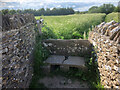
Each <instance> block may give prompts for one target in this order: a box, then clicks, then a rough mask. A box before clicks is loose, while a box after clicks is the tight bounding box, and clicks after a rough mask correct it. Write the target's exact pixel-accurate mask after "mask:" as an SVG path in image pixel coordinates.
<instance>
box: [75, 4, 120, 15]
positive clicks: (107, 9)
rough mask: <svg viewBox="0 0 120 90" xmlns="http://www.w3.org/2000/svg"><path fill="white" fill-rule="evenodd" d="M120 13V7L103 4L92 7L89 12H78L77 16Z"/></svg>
mask: <svg viewBox="0 0 120 90" xmlns="http://www.w3.org/2000/svg"><path fill="white" fill-rule="evenodd" d="M112 12H120V6H117V7H115V6H114V5H113V4H103V5H101V6H92V7H91V8H89V10H88V11H83V12H79V11H76V14H85V13H106V14H109V13H112Z"/></svg>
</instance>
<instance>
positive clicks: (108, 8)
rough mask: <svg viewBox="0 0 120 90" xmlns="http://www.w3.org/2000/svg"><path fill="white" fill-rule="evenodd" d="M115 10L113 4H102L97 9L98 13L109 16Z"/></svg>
mask: <svg viewBox="0 0 120 90" xmlns="http://www.w3.org/2000/svg"><path fill="white" fill-rule="evenodd" d="M114 9H115V6H114V5H113V4H103V5H102V6H100V7H99V10H100V13H106V14H109V13H111V12H113V11H114Z"/></svg>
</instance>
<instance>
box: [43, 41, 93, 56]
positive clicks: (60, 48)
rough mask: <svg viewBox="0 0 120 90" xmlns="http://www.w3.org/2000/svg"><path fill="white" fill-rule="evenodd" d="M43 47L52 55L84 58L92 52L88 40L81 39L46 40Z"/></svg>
mask: <svg viewBox="0 0 120 90" xmlns="http://www.w3.org/2000/svg"><path fill="white" fill-rule="evenodd" d="M43 45H44V46H45V47H46V48H47V49H48V50H49V51H50V53H51V54H53V55H64V56H73V55H75V56H78V55H79V56H84V55H89V54H90V53H91V50H92V45H91V43H90V42H89V41H88V40H81V39H71V40H61V39H48V40H44V41H43Z"/></svg>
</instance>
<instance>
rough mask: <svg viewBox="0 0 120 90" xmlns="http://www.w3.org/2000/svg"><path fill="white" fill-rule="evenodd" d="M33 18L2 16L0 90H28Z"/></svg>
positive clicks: (32, 43)
mask: <svg viewBox="0 0 120 90" xmlns="http://www.w3.org/2000/svg"><path fill="white" fill-rule="evenodd" d="M34 22H35V18H34V16H33V15H31V14H24V15H6V16H3V24H2V25H3V27H2V30H3V32H2V88H28V87H29V83H30V80H31V78H32V72H33V70H32V61H33V58H32V57H33V56H32V52H33V48H34V43H35V31H34V26H35V25H34Z"/></svg>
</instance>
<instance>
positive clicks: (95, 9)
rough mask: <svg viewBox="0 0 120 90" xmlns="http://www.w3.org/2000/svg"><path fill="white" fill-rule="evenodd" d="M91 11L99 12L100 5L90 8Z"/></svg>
mask: <svg viewBox="0 0 120 90" xmlns="http://www.w3.org/2000/svg"><path fill="white" fill-rule="evenodd" d="M89 12H90V13H97V12H98V6H93V7H91V8H90V9H89Z"/></svg>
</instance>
